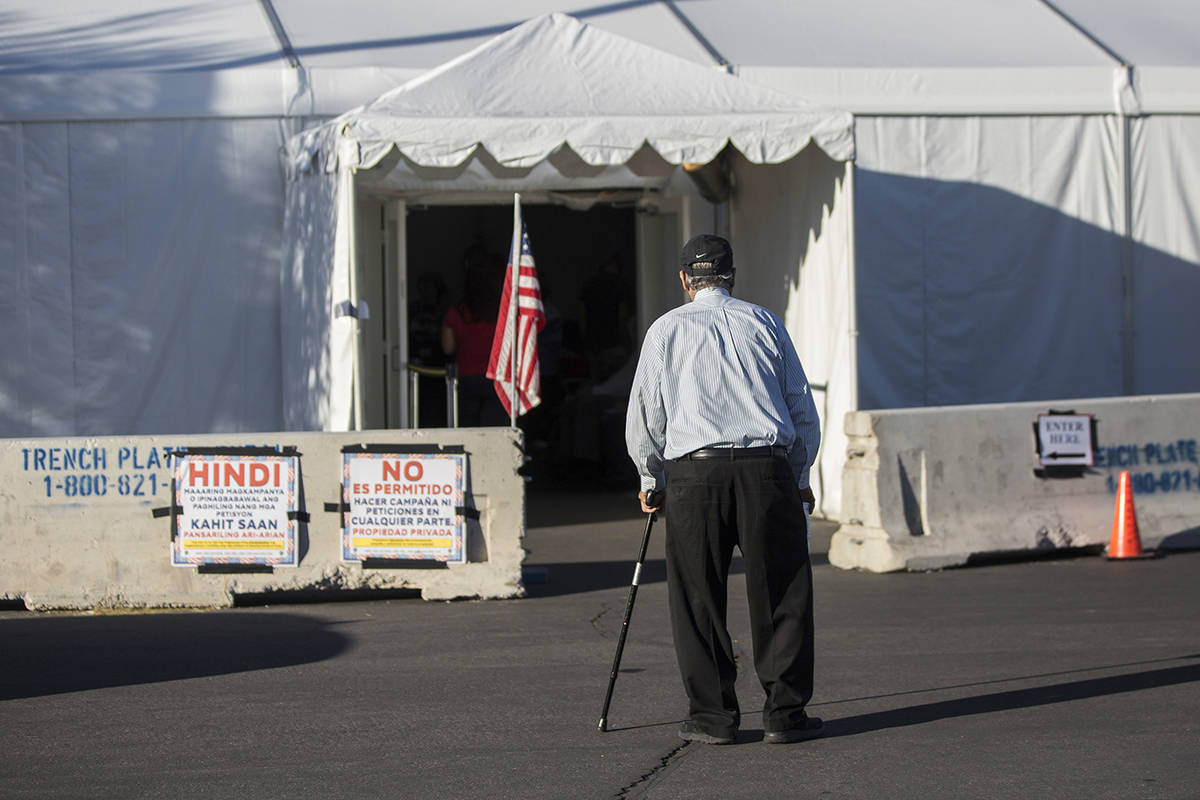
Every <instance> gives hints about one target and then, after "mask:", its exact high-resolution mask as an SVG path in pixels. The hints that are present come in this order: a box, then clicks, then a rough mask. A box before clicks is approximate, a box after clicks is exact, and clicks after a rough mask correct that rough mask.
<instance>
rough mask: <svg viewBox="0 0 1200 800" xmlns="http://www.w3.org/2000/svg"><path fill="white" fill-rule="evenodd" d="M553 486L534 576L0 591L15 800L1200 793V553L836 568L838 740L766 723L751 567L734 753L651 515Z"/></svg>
mask: <svg viewBox="0 0 1200 800" xmlns="http://www.w3.org/2000/svg"><path fill="white" fill-rule="evenodd" d="M644 519H645V518H644V517H642V516H641V515H640V514H639V513H638V511H637V508H636V501H635V500H634V499H632V497H631V495H629V494H628V493H624V494H611V493H610V494H600V493H577V494H568V493H563V492H548V493H539V492H537V491H536V490H534V491H533V492H532V493H531V497H530V505H529V530H528V534H527V537H526V546H527V548H528V549H529V551H530V552H529V556H528V559H527V563H528V564H529V565H530V566H531V567H536V568H538V569H534V570H531V571H530V576H531V578H535V579H536V578H541V577H544V578H545V579H546V580H545V582H541V583H531V584H530V585H529V586H528V596H527V597H526V598H524V599H520V600H509V601H459V602H452V603H427V602H424V601H422V600H420V599H415V598H402V597H387V598H379V599H370V600H364V599H356V600H353V601H341V602H322V603H308V604H294V605H276V604H272V605H270V606H253V607H245V608H235V609H232V610H196V611H171V612H159V613H124V614H33V613H29V612H23V611H18V610H7V611H0V648H2V655H0V797H3V798H123V799H124V798H172V799H173V800H174V799H176V798H178V799H179V800H186V799H187V798H206V799H207V798H237V799H238V800H242V799H243V798H247V799H248V798H288V799H289V800H307V799H308V798H314V799H315V798H321V799H322V800H328V799H329V798H393V797H394V798H655V799H658V798H910V797H912V798H918V797H919V798H1022V799H1024V798H1031V797H1037V798H1051V797H1053V798H1089V799H1091V798H1123V799H1124V798H1197V797H1200V758H1198V757H1197V753H1200V620H1198V614H1200V553H1173V554H1171V555H1169V556H1168V557H1165V558H1161V559H1154V560H1147V561H1138V562H1129V563H1125V562H1122V563H1113V562H1108V561H1105V560H1104V559H1103V558H1101V557H1099V556H1096V555H1087V556H1077V557H1073V558H1057V559H1052V560H1038V561H1023V562H1013V563H1003V564H992V565H988V566H976V567H970V568H965V569H956V570H946V571H941V572H931V573H919V574H893V575H871V574H865V573H858V572H844V571H841V570H837V569H834V568H832V567H830V566H829V565H828V562H827V561H826V559H825V556H824V553H825V552H826V548H827V545H828V538H829V536H830V534H831V533H832V530H833V526H832V525H829V524H825V523H818V524H817V525H814V535H813V545H812V549H813V563H814V580H815V591H816V603H817V605H816V619H817V646H818V653H817V689H816V695H815V696H814V698H813V702H812V706H811V708H810V711H811V713H813V714H815V715H818V716H821V717H823V718H824V719H825V720H826V728H827V735H826V736H825V737H824V738H822V739H819V740H816V741H811V742H804V743H799V744H792V745H769V744H765V743H764V742H763V741H762V725H761V713H760V712H759V706H760V703H761V699H762V692H761V689H760V688H759V687H758V685H757V682H756V680H755V678H754V675H753V671H752V668H751V661H750V658H749V651H750V643H749V640H748V619H747V614H746V606H745V602H746V600H745V590H744V580H743V578H742V575H741V571H740V568H739V565H738V563H737V562H736V561H735V567H734V571H735V573H736V575H735V578H734V581H733V586H732V590H731V596H730V619H729V623H730V628H731V631H732V632H733V635H734V638H735V639H736V641H737V646H738V648H739V651H740V655H741V658H740V662H741V664H742V666H743V668H742V670H741V675H740V677H739V680H738V689H739V696H740V698H741V703H742V710H743V727H742V731H741V733H740V735H739V737H738V740H737V742H736V743H735V744H733V745H731V746H721V747H717V746H708V745H701V744H684V743H683V742H681V741H680V740H679V739H678V738H677V737H676V730H677V728H678V726H679V723H680V721H681V720H682V719H683V714H684V709H685V704H684V700H683V693H682V688H681V686H680V683H679V678H678V674H677V672H676V670H675V660H674V653H673V651H672V648H671V643H670V634H669V629H668V624H667V610H666V591H665V588H666V587H665V567H664V565H663V548H662V541H663V535H662V534H663V532H662V525H661V523H659V525H658V526H656V528H655V530H654V533H653V534H652V538H651V547H650V551H649V555H648V557H647V563H646V568H645V570H644V571H643V574H642V579H641V588H640V590H639V594H638V600H637V606H636V609H635V611H634V615H633V621H632V625H631V628H630V634H629V641H628V644H627V646H626V649H625V653H624V658H623V661H622V671H621V673H620V676H619V679H618V681H617V684H616V690H615V693H614V697H613V702H612V708H611V710H610V712H609V731H608V732H606V733H601V732H600V731H598V730H597V722H598V719H599V713H600V707H601V704H602V701H603V698H604V689H605V687H606V685H607V681H608V674H609V667H610V665H611V662H612V657H613V652H614V648H615V645H616V639H617V634H618V632H619V629H620V626H621V618H622V615H623V612H624V608H625V600H626V596H627V594H628V587H629V581H630V578H631V576H632V568H633V561H634V558H635V557H636V555H637V548H638V544H639V542H640V540H641V536H642V531H643V528H644Z"/></svg>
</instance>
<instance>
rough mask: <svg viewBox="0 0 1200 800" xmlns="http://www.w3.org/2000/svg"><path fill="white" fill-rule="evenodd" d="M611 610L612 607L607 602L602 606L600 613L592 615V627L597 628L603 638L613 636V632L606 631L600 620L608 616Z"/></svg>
mask: <svg viewBox="0 0 1200 800" xmlns="http://www.w3.org/2000/svg"><path fill="white" fill-rule="evenodd" d="M609 611H612V608H611V607H610V606H609V605H608V604H607V603H605V604H603V605H602V606H601V607H600V613H599V614H597V615H596V616H594V617H592V619H591V623H592V628H594V629H595V631H596V633H598V634H600V638H602V639H611V638H612V634H610V633H605V632H604V629H603V628H601V627H600V620H601V619H603V618H604V617H605V616H607V615H608V612H609Z"/></svg>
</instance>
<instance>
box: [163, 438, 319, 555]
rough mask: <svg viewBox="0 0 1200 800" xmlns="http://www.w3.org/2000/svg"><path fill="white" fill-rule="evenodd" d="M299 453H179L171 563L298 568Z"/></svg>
mask: <svg viewBox="0 0 1200 800" xmlns="http://www.w3.org/2000/svg"><path fill="white" fill-rule="evenodd" d="M296 462H297V459H296V457H295V456H282V455H278V456H274V455H189V454H175V468H174V471H173V477H174V479H175V480H174V483H175V498H174V502H175V505H176V506H177V507H178V508H179V511H178V513H177V516H176V520H175V522H176V529H175V532H174V539H173V540H172V542H171V564H172V565H174V566H177V567H189V566H197V565H200V564H262V565H269V566H273V567H294V566H296V560H297V559H296V520H295V518H294V517H295V511H296V494H297V492H296V473H297V464H296Z"/></svg>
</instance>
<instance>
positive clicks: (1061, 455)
mask: <svg viewBox="0 0 1200 800" xmlns="http://www.w3.org/2000/svg"><path fill="white" fill-rule="evenodd" d="M1085 457H1087V453H1050V454H1049V455H1047V456H1046V458H1085Z"/></svg>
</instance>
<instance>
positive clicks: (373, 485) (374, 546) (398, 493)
mask: <svg viewBox="0 0 1200 800" xmlns="http://www.w3.org/2000/svg"><path fill="white" fill-rule="evenodd" d="M342 459H343V460H342V501H343V503H344V504H345V527H344V528H343V529H342V560H343V561H347V562H353V561H364V560H366V559H369V558H371V559H376V558H386V559H402V560H407V559H434V560H437V561H445V562H448V563H455V564H461V563H464V562H465V561H466V547H465V542H464V538H465V536H464V524H463V517H462V513H461V508H462V505H463V473H464V467H465V463H466V456H465V455H462V454H458V453H421V454H415V453H414V454H404V453H344V454H343V455H342Z"/></svg>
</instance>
